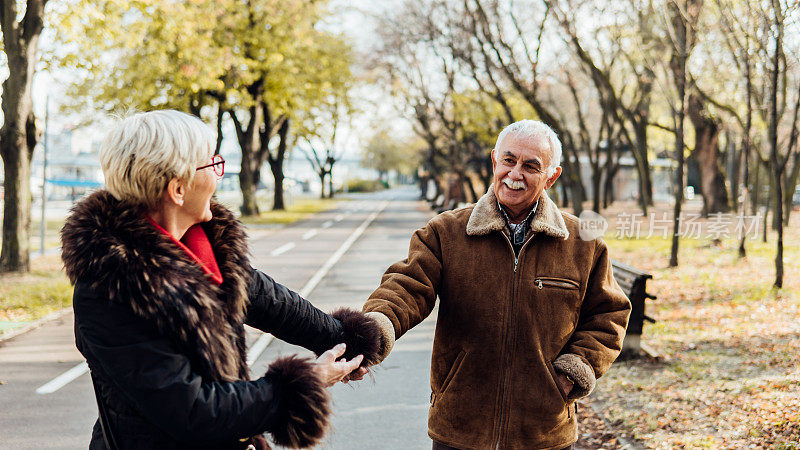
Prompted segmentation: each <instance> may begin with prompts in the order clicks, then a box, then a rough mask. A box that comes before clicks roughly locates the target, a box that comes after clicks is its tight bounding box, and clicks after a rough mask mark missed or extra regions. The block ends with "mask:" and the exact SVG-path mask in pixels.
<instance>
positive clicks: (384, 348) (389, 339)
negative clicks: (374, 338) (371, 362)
mask: <svg viewBox="0 0 800 450" xmlns="http://www.w3.org/2000/svg"><path fill="white" fill-rule="evenodd" d="M366 315H367V317H369V318H372V319H374V320H375V322H377V323H378V327H379V328H380V333H381V350H380V354H379V355H378V362H381V361H383V360H384V359H386V357H387V356H389V352H391V351H392V347H394V341H395V337H394V325H393V324H392V321H391V320H389V318H388V317H386V315H385V314H382V313H379V312H377V311H372V312H368V313H367V314H366ZM376 364H377V363H376Z"/></svg>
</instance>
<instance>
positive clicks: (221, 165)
mask: <svg viewBox="0 0 800 450" xmlns="http://www.w3.org/2000/svg"><path fill="white" fill-rule="evenodd" d="M208 167H213V168H214V173H215V174H216V175H217V176H218V177H221V176H222V175H224V174H225V160H224V159H222V156H220V155H214V156H213V157H212V158H211V164H206V165H205V166H202V167H198V168H197V170H203V169H205V168H208Z"/></svg>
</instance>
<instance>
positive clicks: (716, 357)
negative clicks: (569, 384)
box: [579, 212, 800, 449]
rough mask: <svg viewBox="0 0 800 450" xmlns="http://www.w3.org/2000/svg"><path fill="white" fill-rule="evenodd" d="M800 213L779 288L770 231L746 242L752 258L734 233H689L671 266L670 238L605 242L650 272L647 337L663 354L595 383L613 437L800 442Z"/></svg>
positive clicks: (675, 444) (703, 443)
mask: <svg viewBox="0 0 800 450" xmlns="http://www.w3.org/2000/svg"><path fill="white" fill-rule="evenodd" d="M612 215H613V214H612ZM798 216H800V212H794V214H793V217H792V224H791V226H790V227H788V228H786V229H785V236H784V242H785V248H784V265H785V267H784V270H785V276H784V285H783V289H781V290H774V289H772V284H773V281H774V278H775V265H774V257H775V256H774V255H775V233H774V232H771V233H770V236H769V241H768V242H767V243H762V242H761V241H760V240H752V239H748V240H747V249H748V256H747V258H745V259H740V258H738V255H737V249H738V241H736V240H723V241H721V242H716V243H714V244H713V245H710V244H709V243H708V241H707V240H706V241H702V240H691V239H684V240H682V241H681V250H680V253H679V262H680V265H679V267H677V268H673V269H670V268H667V262H668V258H669V253H668V252H669V240H667V239H659V238H655V239H647V240H645V239H638V240H637V239H615V238H613V237H612V238H609V239H607V241H608V244H609V249H610V253H611V256H612V257H613V258H615V259H618V260H620V261H623V262H625V263H627V264H630V265H632V266H634V267H637V268H640V269H643V270H646V271H648V272H650V273H652V274H653V277H654V278H653V280H651V281H650V282H648V291H649V292H650V293H652V294H655V295H656V296H657V297H658V299H657V300H655V301H648V303H647V306H646V311H647V313H648V315H650V316H653V317H655V318H656V319H657V320H658V322H657V323H656V324H652V325H651V324H646V325H645V330H644V334H643V337H642V341H643V342H645V343H646V344H647V345H648V346H650V347H652V348H654V349H656V350H657V351H658V352H659V353H661V355H662V356H663V359H662V360H661V361H659V362H652V361H645V360H638V361H618V362H616V363H615V364H614V365H613V366H612V368H611V370H610V371H609V372H608V373H607V374H606V375H605V376H604V377H603V378H601V379H600V381H599V382H598V388H597V390H596V392H595V394H593V396H592V397H593V399H594V401H596V402H597V405H602V406H601V409H602V414H603V419H605V421H606V422H607V423H609V424H611V426H612V427H613V429H614V431H615V432H617V433H618V434H627V435H629V436H630V437H631V438H632V439H633V440H634V441H635V442H636V443H637V444H640V445H642V446H644V447H646V448H657V449H662V448H665V449H666V448H714V449H717V448H729V449H739V448H777V449H789V448H800V364H799V363H798V361H800V294H798V293H799V292H800V244H799V243H800V226H798V225H799V224H800V220H798V219H800V217H798ZM606 217H608V215H606ZM611 228H612V229H613V224H612V226H611ZM589 420H591V419H589ZM586 425H587V424H581V431H582V430H585V429H586V428H587V427H586ZM581 431H579V433H580V432H581ZM592 438H594V437H592ZM587 448H595V447H592V446H589V447H587ZM596 448H605V447H596Z"/></svg>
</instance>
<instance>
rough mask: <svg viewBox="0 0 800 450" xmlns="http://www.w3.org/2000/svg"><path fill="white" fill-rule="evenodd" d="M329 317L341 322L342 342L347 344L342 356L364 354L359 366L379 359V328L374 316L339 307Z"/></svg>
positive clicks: (352, 356)
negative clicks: (342, 330)
mask: <svg viewBox="0 0 800 450" xmlns="http://www.w3.org/2000/svg"><path fill="white" fill-rule="evenodd" d="M331 317H333V318H334V319H336V320H338V321H339V322H341V323H342V328H343V329H344V343H345V344H347V349H346V350H345V353H344V357H345V358H347V359H348V360H350V359H352V358H354V357H356V356H358V355H364V360H363V361H361V367H369V366H372V365H375V364H377V363H379V362H380V361H381V359H382V358H380V354H381V329H380V326H379V325H378V322H376V321H375V319H374V318H372V317H370V316H367V315H366V314H364V313H362V312H361V311H356V310H354V309H349V308H339V309H337V310H336V311H334V312H332V313H331Z"/></svg>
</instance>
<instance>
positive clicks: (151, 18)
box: [50, 0, 352, 115]
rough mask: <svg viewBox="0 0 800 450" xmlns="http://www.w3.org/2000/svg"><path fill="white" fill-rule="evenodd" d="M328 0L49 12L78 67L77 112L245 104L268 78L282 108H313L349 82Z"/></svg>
mask: <svg viewBox="0 0 800 450" xmlns="http://www.w3.org/2000/svg"><path fill="white" fill-rule="evenodd" d="M326 7H327V2H324V1H323V2H305V1H301V0H287V1H284V0H281V1H278V0H251V1H244V0H221V1H217V0H196V1H191V2H179V1H175V0H170V1H157V0H104V1H99V2H96V1H89V0H80V1H77V2H75V4H74V5H72V6H71V7H70V8H69V9H68V10H63V11H60V13H59V14H56V17H53V18H52V19H51V20H52V22H53V24H54V26H55V27H56V28H57V30H58V35H59V39H60V40H61V41H62V42H63V43H64V44H65V46H64V51H63V52H62V53H61V54H59V55H56V56H54V57H53V58H52V60H51V61H50V64H51V65H54V66H56V67H63V68H69V69H72V70H74V71H77V73H78V76H77V77H76V79H77V80H79V81H78V82H77V83H75V84H74V85H73V86H72V87H71V88H70V89H69V91H68V96H69V97H70V98H71V99H72V104H71V105H69V106H70V109H72V110H79V111H80V110H82V109H83V108H86V107H87V106H88V107H89V108H90V109H103V110H106V111H109V112H116V113H119V112H125V111H127V110H129V109H136V110H152V109H158V108H175V109H179V110H183V111H187V112H193V113H195V114H199V113H200V111H201V109H202V107H203V106H205V105H213V104H217V103H220V104H221V106H222V107H224V108H228V107H234V108H236V109H246V108H247V107H249V106H250V104H251V103H252V101H253V98H252V95H251V92H250V91H249V88H251V87H252V86H253V84H254V83H255V82H256V81H258V80H262V81H263V86H264V93H263V98H264V100H265V102H266V103H267V104H269V105H270V107H271V108H272V109H273V110H275V111H276V113H288V114H290V115H291V114H293V113H294V112H295V111H300V110H310V109H311V108H312V107H313V106H315V105H317V104H318V103H319V102H321V101H322V100H321V99H327V98H329V97H330V95H331V92H332V91H335V90H337V89H342V88H343V86H347V85H348V83H349V82H350V81H351V79H352V75H351V73H350V70H349V64H350V61H351V59H350V56H349V55H350V50H349V45H348V44H347V43H346V42H345V41H344V40H343V39H342V38H341V37H339V36H337V35H334V34H332V33H330V32H327V31H324V30H321V29H319V27H318V24H319V22H320V20H321V19H322V18H323V17H325V16H326V15H327V14H328V11H327V10H326Z"/></svg>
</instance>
